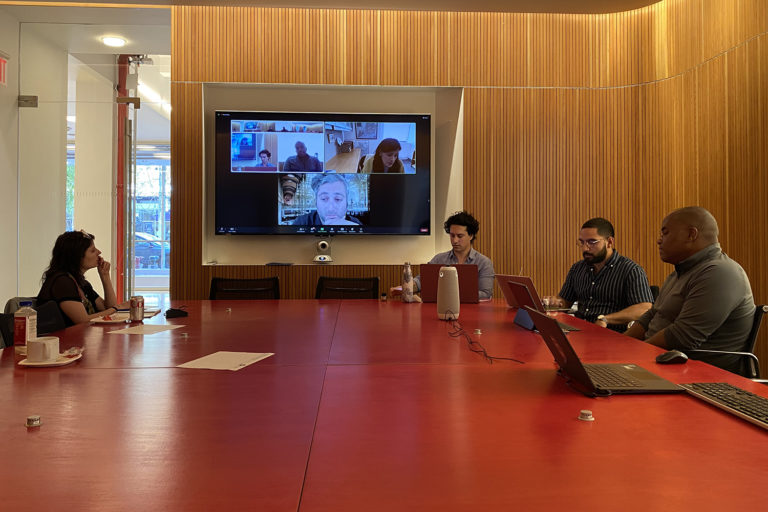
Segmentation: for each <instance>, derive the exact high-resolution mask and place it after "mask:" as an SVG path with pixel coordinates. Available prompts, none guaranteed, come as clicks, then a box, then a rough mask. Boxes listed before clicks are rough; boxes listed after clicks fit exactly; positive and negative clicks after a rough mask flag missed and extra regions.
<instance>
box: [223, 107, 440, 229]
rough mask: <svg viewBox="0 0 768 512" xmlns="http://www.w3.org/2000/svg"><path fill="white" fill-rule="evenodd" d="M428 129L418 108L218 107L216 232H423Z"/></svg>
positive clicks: (426, 226)
mask: <svg viewBox="0 0 768 512" xmlns="http://www.w3.org/2000/svg"><path fill="white" fill-rule="evenodd" d="M430 131H431V126H430V116H429V115H421V114H418V115H416V114H404V115H400V114H300V113H290V114H286V113H264V112H262V113H256V112H218V111H217V112H216V193H215V195H216V234H305V233H310V234H317V233H334V234H335V233H339V234H420V235H428V234H429V233H430V218H429V201H430V165H429V160H430V158H429V150H430V146H431V143H430ZM225 144H226V147H225ZM417 147H418V148H419V151H417ZM377 149H378V151H377ZM331 174H334V175H336V176H335V177H329V176H328V175H331ZM270 190H271V193H270Z"/></svg>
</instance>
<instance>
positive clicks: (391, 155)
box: [381, 151, 400, 168]
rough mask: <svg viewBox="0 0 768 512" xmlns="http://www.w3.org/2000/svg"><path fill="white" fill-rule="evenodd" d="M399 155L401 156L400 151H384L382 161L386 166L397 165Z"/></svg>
mask: <svg viewBox="0 0 768 512" xmlns="http://www.w3.org/2000/svg"><path fill="white" fill-rule="evenodd" d="M398 156H400V151H389V152H387V153H382V154H381V162H382V163H383V164H384V167H386V168H390V167H392V166H393V165H395V162H396V161H397V157H398Z"/></svg>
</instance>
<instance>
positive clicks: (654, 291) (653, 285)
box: [651, 284, 659, 302]
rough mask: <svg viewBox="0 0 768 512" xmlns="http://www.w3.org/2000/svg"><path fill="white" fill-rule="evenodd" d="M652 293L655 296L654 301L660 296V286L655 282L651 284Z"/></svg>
mask: <svg viewBox="0 0 768 512" xmlns="http://www.w3.org/2000/svg"><path fill="white" fill-rule="evenodd" d="M651 295H652V296H653V302H656V299H658V298H659V287H658V286H656V285H655V284H652V285H651Z"/></svg>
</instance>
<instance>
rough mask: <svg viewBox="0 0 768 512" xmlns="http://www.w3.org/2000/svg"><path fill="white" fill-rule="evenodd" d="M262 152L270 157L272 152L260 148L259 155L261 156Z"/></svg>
mask: <svg viewBox="0 0 768 512" xmlns="http://www.w3.org/2000/svg"><path fill="white" fill-rule="evenodd" d="M262 153H263V154H265V155H267V158H272V153H270V152H269V151H268V150H266V149H262V150H261V151H259V156H261V155H262Z"/></svg>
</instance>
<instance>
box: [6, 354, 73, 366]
mask: <svg viewBox="0 0 768 512" xmlns="http://www.w3.org/2000/svg"><path fill="white" fill-rule="evenodd" d="M81 357H83V354H77V355H76V356H72V357H67V356H65V355H63V354H59V358H58V359H57V360H55V361H43V362H40V363H33V362H31V361H29V360H28V359H22V360H21V361H19V364H20V365H21V366H41V367H42V366H64V365H67V364H70V363H74V362H75V361H77V360H78V359H80V358H81Z"/></svg>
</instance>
